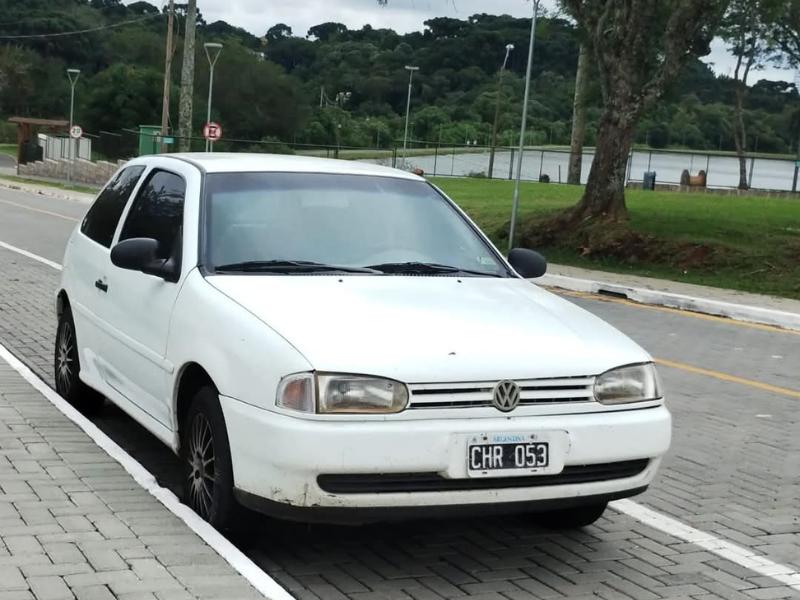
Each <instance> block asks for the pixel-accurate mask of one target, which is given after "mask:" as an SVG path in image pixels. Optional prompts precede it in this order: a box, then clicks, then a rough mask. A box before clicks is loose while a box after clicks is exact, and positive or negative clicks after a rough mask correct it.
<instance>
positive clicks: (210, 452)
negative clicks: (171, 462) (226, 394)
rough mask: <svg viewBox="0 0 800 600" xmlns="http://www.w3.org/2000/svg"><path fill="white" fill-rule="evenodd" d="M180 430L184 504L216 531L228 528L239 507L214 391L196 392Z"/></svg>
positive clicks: (205, 389) (226, 442) (205, 388)
mask: <svg viewBox="0 0 800 600" xmlns="http://www.w3.org/2000/svg"><path fill="white" fill-rule="evenodd" d="M181 431H182V433H181V458H182V463H183V466H184V479H183V499H184V503H185V504H187V505H188V506H189V507H191V509H192V510H194V511H195V512H196V513H197V514H198V515H199V516H200V517H201V518H202V519H203V520H205V521H208V522H209V523H210V524H211V525H212V526H214V527H215V528H216V529H219V530H229V529H232V528H233V526H234V524H235V520H236V517H237V516H238V515H239V507H238V504H237V502H236V499H235V498H234V496H233V466H232V464H231V451H230V445H229V443H228V432H227V429H226V427H225V418H224V416H223V414H222V408H221V407H220V404H219V396H218V394H217V392H216V390H215V389H214V388H212V387H210V386H204V387H202V388H200V389H199V390H198V391H197V393H196V394H195V395H194V397H193V398H192V404H191V406H190V407H189V410H188V412H187V414H186V418H185V419H184V421H183V426H182V428H181Z"/></svg>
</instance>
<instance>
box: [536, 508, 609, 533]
mask: <svg viewBox="0 0 800 600" xmlns="http://www.w3.org/2000/svg"><path fill="white" fill-rule="evenodd" d="M607 507H608V502H601V503H599V504H589V505H587V506H576V507H573V508H563V509H561V510H552V511H548V512H543V513H540V514H537V515H536V521H537V522H538V523H539V524H540V525H542V526H543V527H547V528H548V529H580V528H581V527H588V526H589V525H591V524H593V523H594V522H595V521H597V520H598V519H599V518H600V517H602V516H603V513H604V512H605V510H606V508H607Z"/></svg>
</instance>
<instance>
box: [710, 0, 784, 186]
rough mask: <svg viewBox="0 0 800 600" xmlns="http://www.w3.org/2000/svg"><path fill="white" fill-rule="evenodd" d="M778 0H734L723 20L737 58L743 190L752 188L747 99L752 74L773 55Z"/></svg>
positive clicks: (737, 141) (722, 32)
mask: <svg viewBox="0 0 800 600" xmlns="http://www.w3.org/2000/svg"><path fill="white" fill-rule="evenodd" d="M776 4H777V2H775V0H732V1H731V3H730V5H729V6H728V10H727V11H726V12H725V17H724V19H723V20H722V27H721V28H720V35H721V36H722V39H724V40H725V42H726V44H727V45H728V49H729V51H730V53H731V54H733V55H734V56H735V57H736V67H735V68H734V70H733V81H734V84H735V86H736V88H735V89H736V94H735V97H736V101H735V105H734V112H735V115H736V120H735V123H734V128H733V134H734V135H733V139H734V142H735V144H736V155H737V157H738V158H739V189H740V190H746V189H748V188H749V187H750V185H749V183H748V179H747V124H746V122H745V115H744V109H745V100H746V97H747V92H748V87H747V82H748V79H749V77H750V73H751V72H752V71H754V70H757V69H761V68H763V67H764V65H765V64H766V62H767V61H768V60H769V59H770V58H772V57H773V55H774V52H773V42H772V40H771V39H770V37H769V30H770V28H771V26H772V23H773V22H774V20H775V18H776V16H777V14H776V12H775V8H776Z"/></svg>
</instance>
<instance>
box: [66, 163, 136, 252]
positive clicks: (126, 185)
mask: <svg viewBox="0 0 800 600" xmlns="http://www.w3.org/2000/svg"><path fill="white" fill-rule="evenodd" d="M143 172H144V167H142V166H136V167H128V168H127V169H122V171H120V172H119V173H118V174H117V176H116V177H114V179H113V180H112V181H111V183H109V184H108V185H107V186H106V188H105V189H104V190H103V191H102V192H100V195H99V196H98V197H97V200H95V201H94V204H92V207H91V208H90V209H89V212H87V213H86V216H85V217H84V218H83V223H81V232H82V233H83V234H84V235H85V236H86V237H88V238H90V239H93V240H94V241H95V242H97V243H98V244H102V245H103V246H105V247H106V248H110V247H111V240H113V239H114V232H115V231H116V230H117V223H119V218H120V217H121V216H122V211H123V210H124V209H125V205H126V204H127V203H128V198H130V196H131V192H133V188H135V187H136V184H137V183H138V181H139V177H141V176H142V173H143Z"/></svg>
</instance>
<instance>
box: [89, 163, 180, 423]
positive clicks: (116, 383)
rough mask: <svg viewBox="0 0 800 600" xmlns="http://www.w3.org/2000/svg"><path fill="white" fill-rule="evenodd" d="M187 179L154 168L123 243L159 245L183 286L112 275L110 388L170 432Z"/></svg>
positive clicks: (112, 271)
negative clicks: (170, 349) (170, 351)
mask: <svg viewBox="0 0 800 600" xmlns="http://www.w3.org/2000/svg"><path fill="white" fill-rule="evenodd" d="M185 197H186V179H185V178H184V176H183V175H181V174H179V173H178V172H175V171H173V170H169V169H166V168H161V167H154V168H153V169H152V170H150V171H149V172H148V173H147V175H146V177H145V180H144V182H143V183H142V185H141V186H140V188H139V191H138V192H137V194H136V195H135V197H134V198H133V200H132V201H131V203H130V205H129V208H128V210H127V212H126V214H125V216H124V217H123V218H124V223H123V225H122V228H121V230H120V233H119V236H118V240H117V243H118V242H119V241H123V240H126V239H130V238H153V239H155V240H156V241H158V254H159V257H161V258H168V257H174V258H175V259H176V260H177V261H178V264H179V269H180V272H181V277H180V278H179V280H178V281H177V282H169V281H165V280H164V279H162V278H161V277H157V276H154V275H146V274H145V273H142V272H140V271H132V270H127V269H121V268H119V267H116V266H114V265H111V266H110V267H109V272H108V292H107V293H108V303H107V308H106V312H105V318H106V320H107V322H108V324H109V326H110V329H111V331H113V334H114V337H115V340H114V343H113V348H111V349H109V351H108V352H107V354H106V360H107V361H108V363H109V365H110V373H109V375H110V379H109V381H108V384H109V385H110V386H111V387H113V388H114V389H115V390H116V391H117V392H118V393H120V394H122V395H123V396H124V397H125V398H126V399H128V400H129V401H131V402H132V403H134V404H136V405H137V406H138V407H139V408H140V409H141V410H142V411H144V412H145V413H147V414H148V415H149V416H150V417H152V418H153V419H155V420H156V421H158V423H159V424H160V425H162V426H164V427H166V428H168V429H171V428H172V420H171V402H170V400H171V396H172V395H171V381H172V371H173V367H172V365H171V364H169V362H168V361H167V360H166V358H165V354H166V345H167V338H168V334H169V324H170V318H171V314H172V309H173V307H174V305H175V300H176V298H177V296H178V292H179V290H180V285H181V283H182V282H183V275H185V266H184V265H181V264H180V263H181V258H182V255H183V227H184V202H185Z"/></svg>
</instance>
